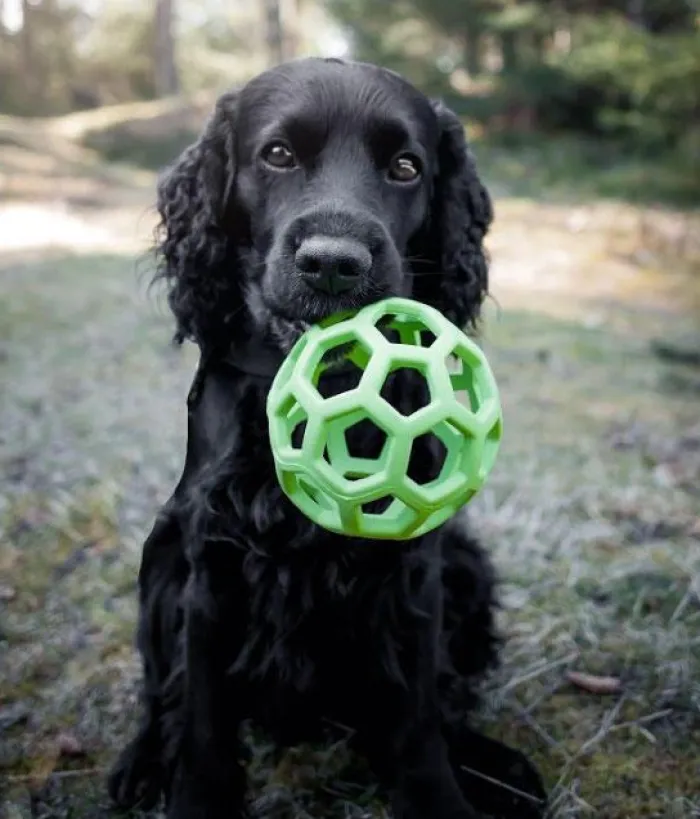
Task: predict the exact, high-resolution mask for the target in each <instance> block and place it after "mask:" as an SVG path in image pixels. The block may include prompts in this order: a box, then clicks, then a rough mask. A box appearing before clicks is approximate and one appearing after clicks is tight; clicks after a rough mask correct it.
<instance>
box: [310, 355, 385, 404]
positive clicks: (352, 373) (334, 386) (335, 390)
mask: <svg viewBox="0 0 700 819" xmlns="http://www.w3.org/2000/svg"><path fill="white" fill-rule="evenodd" d="M371 355H372V353H371V351H370V350H369V349H368V348H367V347H365V345H364V344H363V343H362V342H361V341H352V342H348V343H347V344H340V345H339V346H337V347H332V348H331V349H330V350H326V352H325V353H324V354H323V356H322V358H321V361H320V363H319V365H318V368H317V371H316V376H315V379H314V380H315V383H316V389H317V390H318V392H319V394H320V396H321V398H331V397H332V396H334V395H338V394H340V393H342V392H349V391H350V390H354V389H356V388H357V387H358V386H359V385H360V380H361V379H362V376H363V374H364V371H365V369H366V368H367V365H368V364H369V360H370V357H371Z"/></svg>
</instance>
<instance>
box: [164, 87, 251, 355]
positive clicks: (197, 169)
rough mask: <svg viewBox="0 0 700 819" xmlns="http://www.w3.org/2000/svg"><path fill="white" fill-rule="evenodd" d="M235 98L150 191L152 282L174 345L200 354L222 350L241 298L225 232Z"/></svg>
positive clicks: (224, 102) (225, 101)
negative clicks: (163, 296)
mask: <svg viewBox="0 0 700 819" xmlns="http://www.w3.org/2000/svg"><path fill="white" fill-rule="evenodd" d="M236 98H237V95H236V93H228V94H224V95H223V96H222V97H220V98H219V100H218V102H217V104H216V107H215V109H214V112H213V114H212V115H211V117H210V119H209V121H208V122H207V124H206V125H205V127H204V130H203V132H202V134H201V136H200V137H199V139H198V140H197V141H196V142H195V143H194V144H192V145H190V146H189V147H188V148H186V149H185V151H183V153H182V154H181V155H180V157H179V158H178V159H177V160H176V161H175V162H174V163H173V164H172V165H171V166H170V167H169V168H168V169H167V170H166V171H165V173H164V174H163V175H162V177H161V179H160V180H159V183H158V202H157V207H158V213H159V214H160V224H159V226H158V229H157V240H156V241H157V245H156V255H157V259H158V270H157V273H156V277H155V278H156V280H158V279H162V280H164V281H165V282H166V284H167V287H168V302H169V304H170V308H171V309H172V311H173V313H174V315H175V318H176V320H177V329H176V333H175V339H176V340H177V341H178V342H182V341H183V340H185V339H190V340H192V341H195V342H196V343H198V344H199V345H200V346H206V347H210V346H214V345H217V344H218V343H221V342H223V340H224V338H225V329H226V327H227V324H228V321H229V320H230V318H231V316H232V315H233V314H234V313H235V312H236V311H238V310H239V308H240V306H241V304H242V296H241V290H240V284H239V280H238V276H237V275H236V267H237V266H238V264H239V262H238V260H237V254H236V248H235V244H234V241H233V239H232V238H231V236H230V232H228V231H227V230H226V213H227V206H228V204H229V199H230V195H231V191H232V189H233V183H234V179H235V173H236V169H235V144H234V140H235V127H236Z"/></svg>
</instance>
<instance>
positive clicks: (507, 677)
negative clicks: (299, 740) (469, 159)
mask: <svg viewBox="0 0 700 819" xmlns="http://www.w3.org/2000/svg"><path fill="white" fill-rule="evenodd" d="M117 124H118V123H117ZM0 125H2V123H0ZM109 126H110V128H111V127H112V126H113V123H112V121H111V120H110V123H109ZM75 127H77V126H75ZM94 127H96V126H95V125H94V123H92V124H90V128H87V126H85V127H83V125H81V126H80V128H79V129H78V130H79V131H80V133H81V134H82V133H83V131H86V130H91V129H94ZM0 136H1V135H0ZM34 138H35V139H38V137H36V136H35V137H34ZM19 144H20V145H21V147H22V150H23V151H25V153H26V156H27V157H29V155H30V154H31V150H30V148H31V146H28V144H27V143H26V141H24V140H23V138H22V139H21V140H20V143H19ZM61 145H62V143H60V142H58V143H57V146H58V148H60V147H61ZM15 147H16V146H15ZM58 148H57V150H58ZM36 150H37V153H36V156H38V155H39V153H38V148H37V149H36ZM61 150H63V148H61ZM65 150H66V151H68V149H67V148H66V149H65ZM81 150H83V149H81ZM477 152H479V153H480V158H481V157H483V166H484V168H485V171H486V175H487V177H488V179H489V183H490V185H492V187H493V189H494V190H495V191H496V192H497V194H498V198H497V203H496V212H497V227H496V230H495V232H494V235H493V237H492V239H491V250H492V254H493V257H494V266H493V270H494V275H493V283H494V287H493V289H494V301H493V302H490V303H489V305H488V309H487V317H486V324H485V342H484V343H485V346H486V350H487V353H488V355H489V358H490V360H491V362H492V365H493V368H494V370H495V372H496V375H497V377H498V380H499V383H500V385H501V390H502V396H503V401H504V407H505V413H506V434H505V441H504V445H503V448H502V451H501V454H500V456H499V461H498V463H497V465H496V468H495V470H494V473H493V475H492V478H491V479H490V481H489V483H488V485H487V487H486V488H485V489H484V490H483V492H482V493H481V494H480V495H479V496H478V497H477V499H476V500H475V501H474V502H473V504H472V509H473V517H474V521H475V524H476V526H477V527H478V529H479V530H480V531H481V533H482V536H483V538H484V540H485V542H486V543H487V544H488V547H489V549H490V551H491V552H492V554H493V557H494V559H495V561H496V563H497V565H498V569H499V572H500V575H501V578H502V588H501V591H502V597H503V602H504V609H503V612H502V625H503V628H504V630H505V631H506V633H507V634H508V636H509V642H508V646H507V650H506V653H505V656H504V667H503V669H502V670H501V671H500V672H499V673H498V674H497V675H496V676H495V677H493V678H492V679H490V680H488V681H487V683H486V685H485V691H484V694H485V699H484V705H483V708H482V709H481V711H480V713H479V715H478V718H479V721H480V722H481V724H482V725H483V727H484V730H486V731H487V732H489V733H491V734H493V735H495V736H500V737H502V738H504V739H506V740H507V741H510V742H513V743H515V744H517V745H518V746H519V747H521V748H522V749H523V750H525V751H527V752H528V753H529V754H531V755H532V756H533V757H534V758H535V759H536V760H537V762H538V764H539V765H540V767H541V769H542V770H543V772H544V774H545V776H546V778H547V781H548V784H549V785H550V787H551V788H552V789H553V794H554V796H553V805H552V809H551V815H552V817H553V819H570V817H589V816H590V817H599V819H644V817H649V819H651V817H655V818H656V819H690V817H698V816H700V794H699V789H698V781H700V771H699V769H698V762H697V748H698V747H699V746H700V637H698V635H699V634H700V629H699V624H700V605H699V602H700V515H699V510H700V494H699V490H698V487H699V486H700V423H699V421H698V411H697V407H698V400H699V397H700V377H699V375H698V371H697V367H693V366H691V365H683V364H680V363H678V362H674V361H673V360H670V359H667V358H660V357H658V356H657V355H656V354H655V353H654V342H655V340H656V339H658V338H663V339H664V340H666V341H670V342H671V343H672V342H673V340H674V339H676V338H683V339H686V338H691V339H697V336H696V334H697V327H698V317H700V279H698V267H697V259H698V257H697V245H696V238H695V237H696V236H697V232H696V225H697V215H696V214H695V213H692V212H682V211H679V210H674V209H671V208H670V207H668V205H667V204H665V205H664V206H661V205H658V204H657V205H656V206H654V207H650V206H649V205H644V207H640V206H637V205H633V204H630V203H629V202H624V201H622V200H621V199H617V200H615V201H608V200H605V201H604V200H602V199H599V198H597V197H599V195H600V194H601V191H602V188H601V187H600V186H601V185H602V184H603V181H604V180H601V176H600V174H599V175H598V176H597V177H596V178H591V179H587V180H586V185H584V186H583V187H576V184H574V183H573V182H572V184H571V186H570V187H569V191H568V199H567V198H565V197H564V196H563V194H564V193H565V191H566V187H567V184H568V183H567V181H566V177H565V176H561V172H560V171H559V170H557V168H556V165H557V162H555V161H554V160H552V162H553V164H552V165H551V166H548V165H547V163H546V162H545V161H544V152H543V151H541V150H540V151H539V152H537V151H535V152H534V153H532V154H530V159H528V160H527V162H525V160H524V159H523V154H521V153H518V152H515V153H513V152H508V151H506V149H504V148H496V147H493V148H492V149H489V148H487V147H486V146H485V145H483V144H477ZM32 155H34V154H32ZM80 156H83V154H80ZM66 157H68V153H66ZM90 157H91V159H90V163H93V162H95V163H96V164H95V165H94V168H95V169H96V171H95V172H96V173H98V172H99V175H100V185H101V186H102V187H101V191H102V195H103V196H104V197H105V198H106V199H109V196H110V190H111V188H110V185H113V184H116V183H115V182H114V178H115V176H114V174H115V171H114V169H113V168H111V169H107V171H105V170H104V169H103V170H100V165H99V162H98V160H96V159H95V157H94V155H92V154H90ZM75 158H76V161H77V159H79V157H78V156H77V155H76V157H75ZM509 162H510V163H512V167H515V166H518V167H521V168H525V169H526V170H527V168H531V170H530V171H527V172H524V171H519V172H518V174H520V178H521V179H522V180H524V181H523V182H522V185H521V184H520V183H518V181H517V178H518V174H513V173H512V172H511V170H510V168H511V165H509V164H508V163H509ZM90 163H88V165H86V166H85V167H86V171H85V173H86V176H90V175H91V174H92V168H93V165H92V164H90ZM613 170H614V169H613ZM557 175H559V176H560V183H558V184H552V186H551V187H550V186H549V183H548V182H547V180H549V179H555V178H556V177H557ZM526 177H527V178H526ZM15 178H16V179H17V180H18V181H19V183H21V181H22V179H23V178H24V177H23V176H22V174H20V173H19V172H17V173H16V176H15ZM146 181H147V180H146V179H145V177H138V185H137V186H136V187H138V191H137V192H136V193H135V194H134V197H135V199H134V201H136V200H137V199H138V195H137V194H138V192H139V191H141V192H142V191H143V189H144V188H146V187H148V185H150V184H151V182H152V179H151V178H150V177H149V180H148V185H147V184H146ZM128 184H131V182H129V183H128ZM543 185H544V188H541V187H540V186H543ZM124 190H125V191H126V193H129V191H130V190H131V189H130V188H128V185H127V183H124ZM543 190H546V191H548V192H549V193H550V194H551V195H550V196H548V197H547V198H546V201H545V200H544V199H542V198H540V197H538V196H537V194H538V191H539V192H540V193H541V192H542V191H543ZM127 198H128V197H127ZM141 204H143V202H141ZM139 207H140V206H139ZM105 218H107V217H105ZM135 218H137V217H135ZM0 290H1V291H2V296H3V298H2V299H0V380H1V381H2V383H3V386H4V387H5V385H9V388H7V387H6V388H5V389H3V390H2V392H0V420H1V421H2V425H1V426H0V475H1V476H2V478H1V479H0V480H1V481H2V483H1V484H0V486H1V489H2V491H1V492H0V578H1V579H0V607H1V610H2V617H1V619H0V667H1V668H2V669H3V671H2V674H0V737H1V740H2V741H0V776H3V777H4V781H3V782H2V783H1V785H0V805H1V806H2V807H3V808H4V810H5V814H4V815H7V816H8V817H11V819H15V817H16V818H17V819H24V817H27V818H28V817H32V818H33V819H34V817H47V819H48V817H50V818H51V819H62V818H63V817H65V818H66V819H68V817H71V818H72V819H97V818H98V817H107V816H110V815H111V814H110V813H109V810H108V807H107V804H106V800H105V795H104V787H103V771H104V769H105V767H106V766H107V765H108V764H109V763H110V762H111V760H112V759H113V757H114V754H115V752H116V750H117V749H118V747H119V746H120V744H121V743H122V741H123V740H124V738H125V736H126V735H127V734H128V733H129V732H130V731H131V729H132V727H133V723H134V721H135V718H136V690H137V681H138V674H139V669H138V663H137V661H136V658H135V656H134V652H133V650H132V642H133V629H134V618H135V613H136V597H135V578H136V572H137V569H138V563H139V557H140V547H141V543H142V540H143V537H144V534H145V532H146V531H147V529H148V527H149V526H150V523H151V521H152V519H153V515H154V513H155V511H156V509H157V507H158V505H159V503H161V502H162V501H163V500H164V499H165V498H166V497H167V495H168V494H169V489H170V487H171V486H172V485H173V482H174V481H175V480H176V478H177V476H178V470H179V469H180V467H181V463H182V457H183V453H184V432H185V406H184V400H185V395H186V391H187V388H188V385H189V380H190V377H191V374H192V370H193V367H194V364H195V360H196V357H195V353H194V351H193V350H192V349H190V348H187V349H185V350H181V351H176V350H173V349H172V348H171V347H170V345H169V343H168V339H169V333H170V322H169V318H168V316H167V314H166V311H165V309H164V306H163V304H162V303H160V302H158V301H155V302H154V301H153V300H150V301H149V299H148V298H147V297H146V294H145V292H144V288H143V286H142V283H141V280H140V278H139V276H138V275H137V269H136V266H135V264H134V262H133V260H132V259H131V258H130V257H129V256H128V255H125V254H124V253H123V252H120V253H117V252H116V251H114V250H112V251H109V249H107V250H106V251H105V253H104V254H103V255H96V254H95V253H93V252H91V253H89V254H87V253H85V252H83V253H81V254H65V253H59V252H57V251H55V250H54V251H42V252H41V253H38V254H37V253H32V254H31V255H30V254H25V256H24V257H23V256H22V254H21V253H15V254H14V255H12V256H7V257H6V258H4V259H3V257H2V255H1V253H0ZM691 343H695V342H691ZM572 671H579V672H585V673H588V674H593V675H599V676H603V677H612V678H614V680H617V681H618V683H617V685H616V690H615V692H614V693H609V694H602V693H594V692H592V691H589V690H586V688H582V687H581V686H580V685H577V684H575V682H572V679H573V678H570V677H569V674H570V672H572ZM251 744H252V747H253V751H254V756H253V761H252V763H251V781H252V786H253V793H254V796H255V799H256V802H255V812H256V815H258V816H260V817H272V816H275V817H278V818H279V819H281V818H282V817H288V819H292V818H294V819H308V817H309V816H324V817H327V819H341V818H347V817H351V818H352V819H380V817H385V816H386V814H385V813H384V812H383V811H384V809H383V806H382V803H381V800H380V798H379V796H378V794H377V793H376V790H375V789H374V787H373V784H372V781H371V779H370V778H368V777H367V775H366V773H365V772H364V771H363V769H362V767H361V765H359V764H358V762H357V760H353V759H351V758H349V757H348V755H347V754H346V752H345V749H344V746H342V744H341V745H339V746H337V747H335V748H331V749H326V748H305V749H296V750H295V751H293V752H290V754H289V755H288V757H287V758H286V760H285V761H284V763H283V764H282V765H281V766H280V767H278V768H277V769H276V770H274V771H273V769H272V761H271V755H270V749H269V747H268V746H267V744H266V741H265V738H263V737H257V736H256V737H252V738H251Z"/></svg>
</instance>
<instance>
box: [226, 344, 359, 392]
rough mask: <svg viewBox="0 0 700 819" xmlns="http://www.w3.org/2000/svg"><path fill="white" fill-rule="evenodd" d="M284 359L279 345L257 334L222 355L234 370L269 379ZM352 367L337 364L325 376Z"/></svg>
mask: <svg viewBox="0 0 700 819" xmlns="http://www.w3.org/2000/svg"><path fill="white" fill-rule="evenodd" d="M284 359H285V355H284V353H283V352H282V351H281V350H280V349H279V347H273V346H272V344H270V342H269V341H267V340H265V339H262V338H260V337H257V336H253V337H251V338H247V339H246V340H245V341H244V342H243V343H242V344H237V345H236V347H235V348H231V349H230V350H229V351H228V353H226V354H225V355H224V356H223V357H222V360H223V361H224V362H225V363H226V364H228V365H230V366H231V367H234V368H235V369H236V370H239V371H240V372H242V373H245V374H246V375H252V376H253V377H255V378H263V379H266V380H269V381H271V380H272V379H273V378H274V377H275V376H276V375H277V371H278V370H279V368H280V367H281V366H282V362H283V361H284ZM353 369H354V367H353V365H352V364H347V365H346V364H338V365H336V366H334V367H333V369H332V370H330V371H326V374H325V377H326V378H328V377H336V376H343V375H347V374H348V373H349V372H352V370H353Z"/></svg>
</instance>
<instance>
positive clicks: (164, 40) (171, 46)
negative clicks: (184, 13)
mask: <svg viewBox="0 0 700 819" xmlns="http://www.w3.org/2000/svg"><path fill="white" fill-rule="evenodd" d="M174 2H175V0H155V3H156V5H155V21H154V32H153V35H154V44H155V48H154V54H153V68H154V85H155V92H156V95H157V96H159V97H167V96H170V95H172V94H177V93H178V91H179V90H180V81H179V78H178V72H177V65H176V63H175V36H174V33H173V14H174V12H173V6H174Z"/></svg>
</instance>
